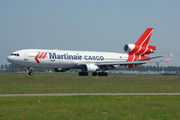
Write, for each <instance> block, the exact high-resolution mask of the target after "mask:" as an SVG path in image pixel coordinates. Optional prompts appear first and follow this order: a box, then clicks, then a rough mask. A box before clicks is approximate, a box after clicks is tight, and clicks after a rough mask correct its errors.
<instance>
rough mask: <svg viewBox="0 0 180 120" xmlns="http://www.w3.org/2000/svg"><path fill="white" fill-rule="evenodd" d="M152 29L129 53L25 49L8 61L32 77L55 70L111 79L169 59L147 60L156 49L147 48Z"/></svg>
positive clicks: (149, 46)
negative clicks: (112, 74)
mask: <svg viewBox="0 0 180 120" xmlns="http://www.w3.org/2000/svg"><path fill="white" fill-rule="evenodd" d="M152 32H153V28H147V29H146V30H145V32H144V33H143V34H142V36H141V37H140V38H139V39H138V40H137V42H136V43H135V44H126V45H125V46H124V51H125V52H127V53H128V54H122V53H113V52H93V51H70V50H48V49H24V50H19V51H15V52H13V53H12V54H11V55H10V56H8V58H7V60H8V61H9V62H11V63H13V64H16V65H20V66H24V67H27V68H28V69H29V75H32V74H33V72H32V68H53V69H54V70H55V71H56V72H65V71H67V70H70V69H81V72H79V76H88V73H92V75H93V76H97V75H98V76H108V73H107V72H106V71H107V70H123V69H127V68H131V67H135V66H138V65H142V64H146V63H157V62H162V61H165V62H167V60H170V59H171V57H172V55H173V54H170V56H169V57H168V58H167V59H163V60H152V59H155V58H159V57H162V56H156V57H148V56H145V55H149V54H150V53H154V51H155V50H156V46H152V45H148V42H149V39H150V37H151V34H152Z"/></svg>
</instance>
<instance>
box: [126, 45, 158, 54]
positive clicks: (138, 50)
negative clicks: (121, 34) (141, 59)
mask: <svg viewBox="0 0 180 120" xmlns="http://www.w3.org/2000/svg"><path fill="white" fill-rule="evenodd" d="M155 50H156V46H152V45H147V46H138V45H135V44H126V45H125V46H124V51H125V52H128V53H130V54H134V53H135V54H136V55H148V54H150V53H154V51H155Z"/></svg>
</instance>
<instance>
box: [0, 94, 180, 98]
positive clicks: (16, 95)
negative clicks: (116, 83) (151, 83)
mask: <svg viewBox="0 0 180 120" xmlns="http://www.w3.org/2000/svg"><path fill="white" fill-rule="evenodd" d="M79 95H82V96H84V95H180V93H47V94H0V97H23V96H26V97H35V96H79Z"/></svg>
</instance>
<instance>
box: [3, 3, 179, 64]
mask: <svg viewBox="0 0 180 120" xmlns="http://www.w3.org/2000/svg"><path fill="white" fill-rule="evenodd" d="M148 27H152V28H154V31H153V34H152V36H151V39H150V42H149V44H150V45H155V46H156V47H157V51H156V52H155V54H152V55H151V56H156V55H168V54H170V53H174V56H173V58H172V60H171V61H169V62H168V63H167V64H166V63H160V65H162V66H180V64H179V61H180V52H179V49H180V48H179V46H180V40H179V39H180V38H179V35H180V0H0V52H1V56H0V64H9V62H8V61H7V57H8V55H10V54H11V53H12V52H13V51H17V50H20V49H27V48H28V49H29V48H33V49H34V48H39V49H42V48H43V49H62V50H89V51H110V52H118V53H125V52H124V45H125V44H127V43H135V42H136V41H137V39H138V38H139V37H140V36H141V35H142V33H143V32H144V31H145V30H146V28H148ZM154 65H155V64H154Z"/></svg>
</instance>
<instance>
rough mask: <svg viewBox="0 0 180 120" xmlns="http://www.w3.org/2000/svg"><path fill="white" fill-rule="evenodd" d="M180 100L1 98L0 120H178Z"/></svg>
mask: <svg viewBox="0 0 180 120" xmlns="http://www.w3.org/2000/svg"><path fill="white" fill-rule="evenodd" d="M179 113H180V96H66V97H1V98H0V119H5V120H7V119H9V120H11V119H13V120H14V119H17V120H19V119H26V120H28V119H29V120H38V119H43V120H44V119H47V120H49V119H58V120H59V119H61V120H71V119H72V120H79V119H87V120H93V119H97V120H122V119H124V120H130V119H137V120H140V119H149V120H151V119H152V120H154V119H158V120H178V119H180V114H179Z"/></svg>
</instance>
